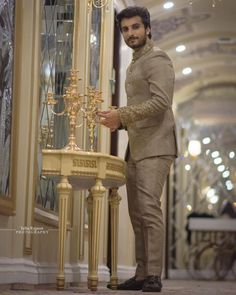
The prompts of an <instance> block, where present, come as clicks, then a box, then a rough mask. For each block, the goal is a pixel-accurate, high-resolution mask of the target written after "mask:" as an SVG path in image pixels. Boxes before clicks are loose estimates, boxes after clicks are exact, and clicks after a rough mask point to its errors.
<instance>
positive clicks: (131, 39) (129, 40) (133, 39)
mask: <svg viewBox="0 0 236 295" xmlns="http://www.w3.org/2000/svg"><path fill="white" fill-rule="evenodd" d="M137 39H138V38H134V37H132V38H129V39H128V42H132V41H135V40H137Z"/></svg>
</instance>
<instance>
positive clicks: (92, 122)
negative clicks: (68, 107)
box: [82, 87, 103, 152]
mask: <svg viewBox="0 0 236 295" xmlns="http://www.w3.org/2000/svg"><path fill="white" fill-rule="evenodd" d="M101 94H102V92H100V91H98V90H97V89H95V88H93V87H88V94H87V95H86V96H87V103H86V107H85V108H84V109H82V111H83V113H84V117H85V119H86V120H87V127H88V130H89V151H91V152H94V138H95V127H96V124H97V111H98V107H99V105H100V104H101V103H102V102H103V99H102V98H101Z"/></svg>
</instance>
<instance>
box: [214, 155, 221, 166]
mask: <svg viewBox="0 0 236 295" xmlns="http://www.w3.org/2000/svg"><path fill="white" fill-rule="evenodd" d="M221 163H222V158H221V157H218V158H215V159H214V164H216V165H219V164H221Z"/></svg>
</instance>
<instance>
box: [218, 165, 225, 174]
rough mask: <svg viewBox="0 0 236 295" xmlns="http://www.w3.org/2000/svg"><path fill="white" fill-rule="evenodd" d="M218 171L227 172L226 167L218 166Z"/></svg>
mask: <svg viewBox="0 0 236 295" xmlns="http://www.w3.org/2000/svg"><path fill="white" fill-rule="evenodd" d="M217 170H218V171H219V172H223V171H224V170H225V165H220V166H218V167H217Z"/></svg>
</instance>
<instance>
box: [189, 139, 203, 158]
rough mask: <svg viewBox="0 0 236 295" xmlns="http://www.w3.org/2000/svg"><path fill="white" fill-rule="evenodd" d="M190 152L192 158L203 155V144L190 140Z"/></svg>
mask: <svg viewBox="0 0 236 295" xmlns="http://www.w3.org/2000/svg"><path fill="white" fill-rule="evenodd" d="M188 151H189V153H190V155H191V156H193V157H196V156H198V155H200V154H201V143H200V141H198V140H190V142H189V144H188Z"/></svg>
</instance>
